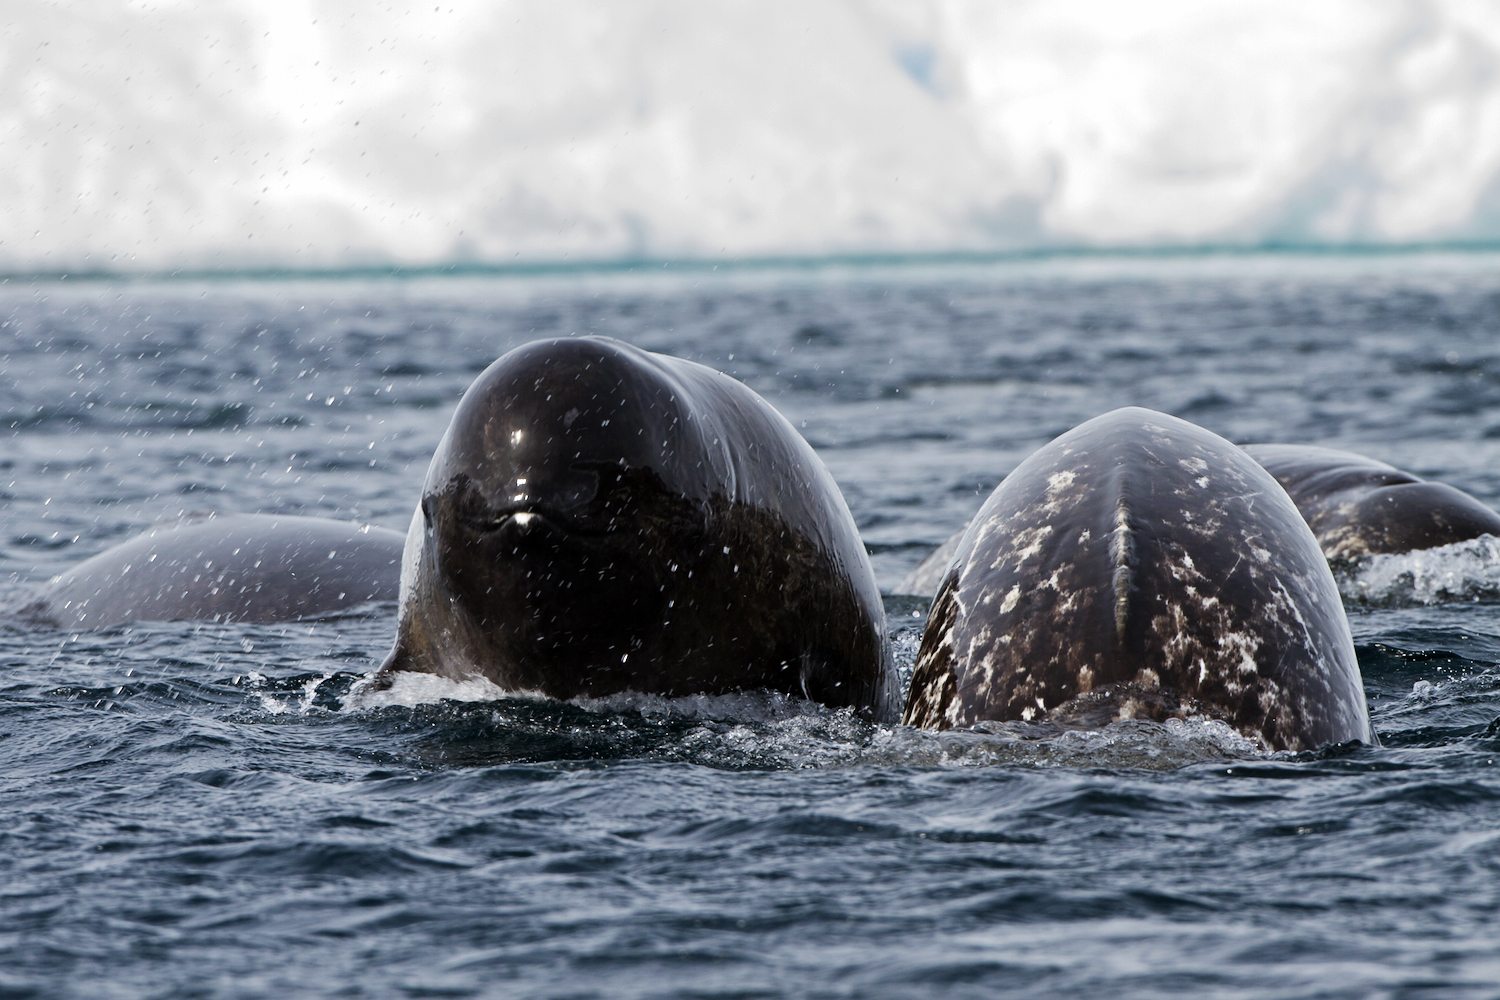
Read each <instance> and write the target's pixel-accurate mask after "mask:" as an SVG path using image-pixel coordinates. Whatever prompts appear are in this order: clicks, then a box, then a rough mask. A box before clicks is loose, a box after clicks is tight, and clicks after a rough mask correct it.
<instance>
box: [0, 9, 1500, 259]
mask: <svg viewBox="0 0 1500 1000" xmlns="http://www.w3.org/2000/svg"><path fill="white" fill-rule="evenodd" d="M0 61H3V63H4V64H5V65H6V67H7V72H6V73H5V74H3V75H0V136H3V137H4V141H5V148H6V150H7V155H6V156H5V157H4V158H3V160H0V217H3V218H4V219H5V220H6V225H5V227H4V231H3V233H0V268H10V269H16V268H44V269H61V268H80V267H99V268H113V269H132V268H136V269H139V268H165V267H178V266H187V267H202V266H208V267H212V266H234V265H241V264H257V263H259V264H266V263H275V264H278V265H283V266H292V267H296V266H343V265H357V264H365V263H372V262H373V263H403V264H416V263H425V262H439V261H449V260H462V261H490V262H499V263H507V262H513V261H516V260H528V259H559V258H562V259H567V258H579V257H587V258H618V257H630V256H643V255H644V256H676V255H697V256H709V257H723V256H731V257H732V256H744V255H755V254H769V253H810V254H818V253H827V252H837V251H868V250H883V251H906V250H924V249H995V248H998V249H1006V248H1014V247H1030V246H1046V245H1052V244H1066V245H1079V244H1084V245H1100V244H1116V245H1118V244H1129V245H1136V246H1139V245H1171V244H1182V243H1189V244H1191V243H1204V242H1256V241H1267V240H1273V241H1277V242H1282V243H1296V242H1299V241H1300V242H1320V241H1321V242H1327V241H1371V242H1381V241H1432V240H1447V239H1495V238H1496V237H1500V74H1496V73H1494V72H1493V67H1494V66H1495V65H1497V63H1500V7H1497V6H1496V5H1495V4H1493V3H1491V2H1489V0H1432V2H1429V3H1421V4H1416V3H1401V4H1396V3H1384V4H1382V3H1370V2H1368V0H1321V2H1318V3H1307V2H1305V0H1223V2H1218V3H1213V4H1204V3H1201V2H1199V0H1141V2H1136V3H1129V4H1121V3H1117V2H1114V0H1072V2H1064V3H1046V4H1039V3H1028V4H1000V3H994V2H991V0H925V2H909V3H908V2H895V0H827V2H822V3H816V4H807V5H802V6H800V7H799V9H798V11H797V16H796V17H785V16H781V15H780V14H779V13H778V12H776V11H773V10H772V9H770V8H767V7H765V5H763V4H758V3H752V2H748V0H741V2H724V3H714V4H702V3H695V2H692V0H633V2H625V3H611V4H595V5H578V4H546V3H529V2H513V3H501V2H494V3H492V2H481V0H457V2H452V3H444V4H441V5H437V6H433V5H427V6H425V7H422V8H420V9H419V8H417V7H397V8H392V9H377V8H372V7H371V6H370V5H368V4H362V3H356V2H354V0H305V2H300V3H262V2H258V0H226V2H223V3H215V4H189V3H175V2H152V0H142V2H125V0H105V2H93V0H61V2H54V0H11V2H10V3H9V4H8V5H7V9H6V32H5V34H4V37H3V39H0Z"/></svg>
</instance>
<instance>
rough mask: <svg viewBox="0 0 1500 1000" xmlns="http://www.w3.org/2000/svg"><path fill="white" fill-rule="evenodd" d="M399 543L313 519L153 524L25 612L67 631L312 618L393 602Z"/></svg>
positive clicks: (393, 536)
mask: <svg viewBox="0 0 1500 1000" xmlns="http://www.w3.org/2000/svg"><path fill="white" fill-rule="evenodd" d="M402 544H403V538H402V536H401V533H400V532H396V531H390V530H388V529H385V528H374V527H371V526H369V525H361V524H351V523H347V522H343V521H331V520H326V519H324V518H318V517H295V516H291V515H281V514H231V515H220V516H215V517H208V518H204V519H202V520H197V521H188V522H185V523H182V524H174V525H169V526H160V527H156V528H151V529H149V530H148V531H146V532H144V533H143V534H141V535H138V536H136V537H135V538H132V539H131V540H129V541H127V542H122V543H121V544H119V545H116V546H114V547H113V548H110V549H106V550H105V551H103V552H101V553H99V554H98V555H96V556H94V557H92V558H90V559H86V560H84V561H83V562H81V563H79V564H78V565H77V566H74V567H73V568H72V569H70V570H68V571H67V572H65V573H63V574H61V575H59V576H57V577H54V578H53V579H52V580H51V581H50V582H48V583H47V584H45V585H44V586H43V588H42V590H41V592H40V594H38V595H37V597H36V599H35V600H34V601H32V602H31V603H30V604H28V605H27V606H26V607H25V608H23V609H21V615H22V616H23V617H25V618H27V619H30V620H33V621H38V622H41V623H44V624H50V625H55V626H58V627H62V628H73V629H99V628H108V627H110V626H113V625H120V624H124V623H126V622H132V621H248V622H276V621H288V620H292V619H297V618H310V617H316V616H318V615H323V614H329V613H331V612H334V611H339V610H341V609H344V608H349V607H353V606H355V605H358V604H364V603H366V602H369V601H392V600H395V599H396V596H397V593H398V592H399V585H400V579H401V568H400V567H401V551H402Z"/></svg>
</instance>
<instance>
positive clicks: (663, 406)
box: [382, 337, 894, 714]
mask: <svg viewBox="0 0 1500 1000" xmlns="http://www.w3.org/2000/svg"><path fill="white" fill-rule="evenodd" d="M400 603H401V608H400V617H399V621H398V626H397V636H396V642H395V646H394V648H393V649H392V651H391V653H390V655H389V656H388V657H387V658H386V661H385V664H384V666H383V668H382V671H383V672H382V676H383V677H387V678H388V677H389V676H390V674H391V673H392V672H394V671H402V670H409V671H420V672H428V673H435V674H440V675H444V676H448V677H453V678H463V677H469V676H480V677H486V678H489V679H490V680H492V681H494V682H495V683H497V684H499V685H500V686H502V687H505V688H508V689H519V690H533V691H540V692H542V693H545V694H548V695H551V696H554V697H573V696H577V695H603V694H609V693H613V692H616V691H622V690H638V691H647V692H655V693H661V694H697V693H714V692H721V691H730V690H741V689H746V688H757V687H769V688H775V689H778V690H783V691H788V692H789V693H793V694H801V695H804V696H807V697H811V698H815V699H817V700H821V701H824V702H826V703H828V704H832V705H851V706H854V707H856V708H859V709H860V710H863V711H869V712H872V713H876V714H879V713H882V712H887V711H889V710H892V709H890V708H889V704H888V703H889V700H890V697H891V694H892V693H893V689H894V685H893V684H892V683H891V682H890V672H889V667H890V662H889V653H888V649H887V648H886V644H885V637H884V629H883V613H882V611H881V608H880V598H879V593H878V590H877V589H876V587H875V584H874V577H873V573H872V571H871V569H870V566H869V561H868V557H867V556H866V554H865V552H864V548H863V546H862V544H861V543H860V542H859V537H858V532H857V531H856V529H855V527H854V524H853V519H852V518H851V517H850V516H849V512H848V508H847V507H846V506H844V503H843V498H842V497H841V496H840V495H839V493H838V490H837V487H836V486H834V484H833V482H832V480H831V478H829V476H828V473H827V470H826V469H824V468H823V466H822V464H821V463H820V462H819V461H818V460H817V457H816V456H815V455H814V454H813V453H812V450H811V448H810V447H809V446H808V445H807V443H806V442H805V441H803V440H802V438H801V436H800V435H798V434H797V432H796V431H795V430H793V429H792V427H791V426H790V425H789V424H788V423H787V422H786V421H785V419H783V418H782V417H781V416H780V415H779V414H777V413H776V412H775V410H773V409H772V408H771V407H770V405H769V404H767V403H766V402H765V401H764V400H762V399H761V398H760V397H759V396H757V395H755V393H753V392H752V391H751V390H749V389H748V388H746V387H745V386H743V385H741V384H740V383H738V382H736V381H734V380H733V379H731V378H729V377H728V376H726V375H723V374H722V373H720V372H716V371H713V370H712V369H709V368H706V367H704V366H702V365H697V364H694V363H692V362H688V361H683V360H681V359H678V358H671V357H666V356H663V355H656V354H651V353H649V352H647V351H642V350H639V349H637V348H634V347H631V346H629V345H627V344H622V343H619V342H617V341H612V340H607V339H601V338H592V337H590V338H578V339H562V340H547V341H539V342H536V343H533V344H528V345H526V346H524V347H521V348H518V349H517V350H514V351H512V352H510V353H509V354H506V355H505V356H504V357H502V358H500V360H498V361H496V362H495V363H494V364H493V365H491V366H490V367H489V368H488V369H486V370H485V371H484V373H483V374H481V375H480V376H479V378H478V379H477V380H475V382H474V384H473V385H472V386H471V387H470V388H469V390H468V392H467V393H465V395H464V397H463V399H462V401H461V402H460V403H459V405H458V409H457V411H456V412H455V414H454V416H453V420H452V423H451V424H450V425H449V427H448V431H447V433H446V434H445V435H444V437H443V439H442V442H441V443H440V444H439V445H438V448H437V451H436V453H435V454H434V456H433V459H432V463H431V466H430V468H429V469H428V473H427V479H426V482H425V484H424V486H423V491H422V499H421V503H420V505H419V507H418V510H417V512H416V514H415V516H414V517H413V519H412V524H411V528H410V530H409V532H408V535H407V541H406V548H405V552H404V555H403V565H402V580H401V599H400Z"/></svg>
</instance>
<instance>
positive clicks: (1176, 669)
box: [905, 408, 1373, 750]
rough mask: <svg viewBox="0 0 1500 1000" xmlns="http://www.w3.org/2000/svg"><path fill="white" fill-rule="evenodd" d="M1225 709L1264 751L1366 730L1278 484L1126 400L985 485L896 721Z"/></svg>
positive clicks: (1295, 517) (1320, 571)
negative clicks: (988, 489)
mask: <svg viewBox="0 0 1500 1000" xmlns="http://www.w3.org/2000/svg"><path fill="white" fill-rule="evenodd" d="M1191 715H1197V716H1207V717H1211V718H1216V719H1220V720H1222V721H1224V722H1226V723H1228V724H1230V725H1232V726H1234V727H1235V728H1236V729H1239V730H1240V731H1242V732H1244V733H1246V734H1247V735H1251V736H1253V737H1254V738H1257V739H1258V740H1260V741H1261V742H1262V743H1263V744H1264V745H1265V746H1266V747H1268V748H1270V749H1291V750H1297V749H1306V748H1311V747H1316V746H1320V745H1323V744H1328V743H1336V742H1344V741H1349V740H1362V741H1365V742H1371V741H1373V735H1372V732H1371V729H1370V721H1369V715H1368V712H1367V709H1366V706H1365V699H1364V692H1363V688H1362V686H1361V682H1360V676H1359V670H1358V665H1357V663H1356V661H1355V657H1354V645H1353V641H1352V639H1351V638H1350V633H1349V626H1348V621H1347V619H1346V618H1345V616H1344V611H1343V607H1342V605H1341V604H1340V603H1339V594H1338V590H1337V588H1336V586H1335V584H1334V581H1333V578H1332V575H1331V573H1330V572H1329V569H1328V566H1327V563H1326V562H1325V560H1324V558H1323V555H1322V552H1321V551H1320V550H1319V548H1318V544H1317V542H1316V540H1315V539H1314V538H1313V536H1312V533H1311V532H1310V531H1309V530H1308V527H1307V525H1306V524H1305V523H1303V520H1302V518H1301V516H1300V515H1299V514H1298V512H1297V509H1296V508H1295V507H1294V506H1293V505H1292V503H1291V501H1290V500H1289V499H1288V497H1287V495H1286V493H1285V492H1284V491H1283V490H1282V489H1281V487H1280V486H1278V485H1277V484H1276V482H1275V480H1273V479H1272V478H1271V476H1270V475H1269V474H1268V473H1267V472H1266V471H1265V470H1263V469H1262V468H1261V467H1260V466H1259V465H1257V464H1256V463H1255V462H1254V461H1252V460H1251V459H1250V458H1249V456H1247V455H1246V454H1245V453H1244V452H1242V451H1241V450H1240V449H1238V448H1236V447H1235V446H1234V445H1232V444H1230V443H1229V442H1228V441H1225V440H1224V439H1222V438H1220V437H1218V436H1217V435H1214V434H1212V433H1210V432H1208V431H1206V430H1204V429H1202V428H1200V427H1197V426H1195V425H1193V424H1190V423H1187V422H1186V421H1183V420H1178V419H1176V418H1174V417H1169V416H1166V415H1164V414H1160V413H1155V412H1152V411H1150V410H1143V409H1136V408H1128V409H1123V410H1116V411H1114V412H1112V413H1107V414H1105V415H1103V416H1101V417H1097V418H1095V419H1093V420H1090V421H1088V422H1087V423H1084V424H1082V425H1080V426H1079V427H1076V428H1074V429H1073V430H1071V431H1069V432H1068V433H1066V434H1064V435H1063V436H1061V437H1059V438H1057V439H1056V440H1054V441H1053V442H1051V443H1050V444H1048V445H1046V446H1045V447H1043V448H1042V449H1040V450H1039V451H1037V452H1036V453H1034V454H1033V455H1031V456H1030V457H1029V458H1027V459H1026V460H1025V461H1024V462H1022V463H1021V465H1020V466H1018V467H1017V468H1016V470H1015V471H1014V472H1012V473H1011V474H1010V475H1009V476H1007V477H1006V478H1005V480H1004V481H1003V482H1002V483H1001V484H1000V485H999V486H998V487H997V488H996V489H995V491H994V492H993V493H992V494H991V495H990V497H989V499H988V500H987V501H986V502H985V504H984V506H983V507H982V508H981V509H980V511H979V513H978V514H977V515H976V516H975V518H974V520H973V521H972V522H971V523H970V525H969V527H968V529H967V530H966V531H965V532H964V534H963V537H962V539H961V541H960V542H959V544H958V546H957V551H956V553H955V554H954V556H953V559H952V561H951V562H950V564H949V567H948V569H947V572H946V574H945V576H944V578H943V581H942V583H941V586H940V587H939V589H938V592H937V596H936V598H935V599H934V601H933V605H932V609H931V613H930V614H929V617H928V624H927V629H926V631H925V632H924V634H923V637H922V642H921V647H920V650H919V652H918V656H917V662H916V670H915V675H914V676H913V679H912V686H911V692H910V696H909V698H908V700H907V704H906V711H905V721H906V722H907V723H909V724H911V725H916V726H926V727H934V728H949V727H954V726H968V725H973V724H975V723H978V722H982V721H1006V720H1018V721H1022V720H1024V721H1047V722H1052V723H1057V724H1060V725H1064V726H1095V725H1102V724H1105V723H1108V722H1110V721H1113V720H1116V719H1125V718H1150V719H1165V718H1171V717H1182V716H1191Z"/></svg>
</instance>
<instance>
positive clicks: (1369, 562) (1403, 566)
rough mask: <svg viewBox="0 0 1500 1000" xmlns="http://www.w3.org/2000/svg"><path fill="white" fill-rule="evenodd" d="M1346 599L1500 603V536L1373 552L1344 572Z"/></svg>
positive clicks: (1342, 585) (1341, 586) (1341, 589)
mask: <svg viewBox="0 0 1500 1000" xmlns="http://www.w3.org/2000/svg"><path fill="white" fill-rule="evenodd" d="M1337 579H1338V584H1339V592H1340V593H1341V594H1342V595H1343V597H1344V599H1345V600H1346V601H1354V602H1361V603H1368V604H1443V603H1450V602H1456V601H1470V602H1474V601H1485V602H1494V601H1500V538H1495V537H1494V536H1492V535H1483V536H1481V537H1479V538H1474V539H1470V540H1469V541H1466V542H1455V543H1454V544H1452V545H1444V546H1440V547H1439V548H1435V549H1422V550H1420V551H1417V552H1402V553H1396V554H1392V555H1378V556H1370V557H1367V558H1365V559H1362V560H1360V561H1359V562H1358V563H1355V564H1354V565H1353V566H1351V567H1348V568H1345V569H1343V570H1341V571H1340V573H1339V574H1338V576H1337Z"/></svg>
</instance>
